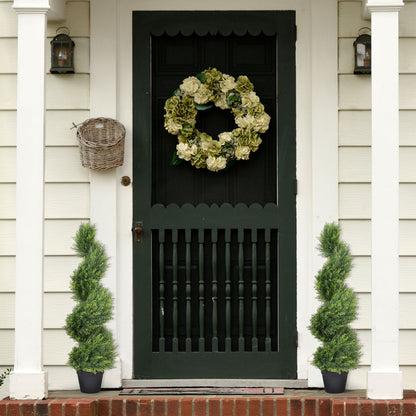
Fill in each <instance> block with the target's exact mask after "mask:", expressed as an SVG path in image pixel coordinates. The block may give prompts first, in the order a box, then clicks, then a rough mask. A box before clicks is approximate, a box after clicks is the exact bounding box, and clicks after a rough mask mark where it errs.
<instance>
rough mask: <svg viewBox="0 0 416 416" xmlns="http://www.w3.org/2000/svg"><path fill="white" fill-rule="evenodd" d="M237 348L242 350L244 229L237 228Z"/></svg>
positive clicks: (243, 347)
mask: <svg viewBox="0 0 416 416" xmlns="http://www.w3.org/2000/svg"><path fill="white" fill-rule="evenodd" d="M237 241H238V350H239V351H244V349H245V346H244V343H245V339H244V247H243V242H244V229H241V228H240V229H239V230H238V240H237Z"/></svg>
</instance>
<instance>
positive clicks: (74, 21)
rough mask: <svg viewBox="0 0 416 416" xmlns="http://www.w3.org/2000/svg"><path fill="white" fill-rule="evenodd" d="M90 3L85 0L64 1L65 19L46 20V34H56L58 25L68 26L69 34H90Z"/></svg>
mask: <svg viewBox="0 0 416 416" xmlns="http://www.w3.org/2000/svg"><path fill="white" fill-rule="evenodd" d="M89 18H90V4H89V2H85V1H71V2H66V7H65V20H61V21H59V22H48V28H47V35H48V37H51V36H52V37H53V36H55V35H56V29H58V27H60V26H66V27H68V28H69V30H70V31H71V32H70V36H71V37H73V36H74V37H77V36H89V34H90V24H89V23H90V21H89Z"/></svg>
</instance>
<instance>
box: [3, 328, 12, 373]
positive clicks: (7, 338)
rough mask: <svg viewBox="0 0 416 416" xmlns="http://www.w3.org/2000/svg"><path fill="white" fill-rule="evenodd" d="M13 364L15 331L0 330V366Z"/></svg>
mask: <svg viewBox="0 0 416 416" xmlns="http://www.w3.org/2000/svg"><path fill="white" fill-rule="evenodd" d="M13 363H14V330H13V329H0V366H8V365H11V364H13ZM0 373H1V371H0Z"/></svg>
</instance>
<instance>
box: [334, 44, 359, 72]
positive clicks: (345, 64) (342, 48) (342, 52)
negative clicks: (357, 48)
mask: <svg viewBox="0 0 416 416" xmlns="http://www.w3.org/2000/svg"><path fill="white" fill-rule="evenodd" d="M354 41H355V38H341V39H338V72H339V73H340V74H352V73H354V45H353V43H354Z"/></svg>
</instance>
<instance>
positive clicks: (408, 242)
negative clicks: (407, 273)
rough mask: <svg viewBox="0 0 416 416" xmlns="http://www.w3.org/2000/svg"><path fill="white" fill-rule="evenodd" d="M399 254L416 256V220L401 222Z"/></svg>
mask: <svg viewBox="0 0 416 416" xmlns="http://www.w3.org/2000/svg"><path fill="white" fill-rule="evenodd" d="M399 254H400V255H401V256H416V220H400V223H399Z"/></svg>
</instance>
